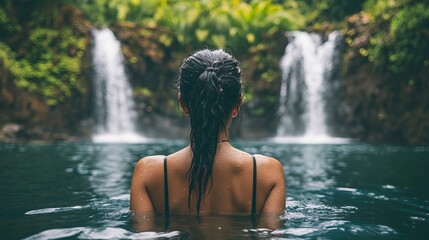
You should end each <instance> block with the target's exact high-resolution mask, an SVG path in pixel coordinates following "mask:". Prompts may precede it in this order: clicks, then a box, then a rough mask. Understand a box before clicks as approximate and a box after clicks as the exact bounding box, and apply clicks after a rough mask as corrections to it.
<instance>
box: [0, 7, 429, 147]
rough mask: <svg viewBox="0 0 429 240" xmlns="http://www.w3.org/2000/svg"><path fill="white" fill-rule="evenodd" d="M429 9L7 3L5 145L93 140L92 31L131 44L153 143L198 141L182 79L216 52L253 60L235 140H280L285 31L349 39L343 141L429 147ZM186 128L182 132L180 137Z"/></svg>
mask: <svg viewBox="0 0 429 240" xmlns="http://www.w3.org/2000/svg"><path fill="white" fill-rule="evenodd" d="M30 2H31V3H30ZM154 2H156V1H154ZM152 3H153V2H152ZM330 6H335V8H332V7H330ZM427 9H429V7H428V3H426V2H419V1H413V0H397V1H387V0H383V1H372V0H367V1H364V0H361V1H353V3H345V1H340V0H320V1H313V0H307V1H303V2H297V1H294V0H284V1H276V3H272V2H270V1H251V2H241V1H231V2H229V1H228V2H227V1H217V0H210V1H208V2H207V4H201V3H194V2H193V1H180V2H177V3H171V4H170V3H167V2H165V1H160V4H159V5H154V4H150V3H149V2H146V1H131V0H126V1H122V2H121V3H116V2H112V3H106V2H105V1H101V0H100V1H98V0H97V1H93V2H88V1H67V0H55V1H53V0H44V1H37V2H36V1H28V0H15V1H11V0H6V1H3V2H2V3H0V112H1V114H0V139H1V141H9V142H14V141H28V140H34V139H36V140H70V139H74V138H77V139H81V138H82V137H84V138H85V137H89V136H90V134H91V128H92V120H91V119H92V116H91V114H92V110H93V109H92V108H93V105H92V93H93V92H94V89H93V86H92V75H93V72H92V71H93V70H92V69H93V68H92V61H91V31H90V30H91V28H93V27H97V26H101V25H104V26H105V25H107V26H109V28H110V29H111V30H112V31H113V32H114V34H115V35H116V37H117V38H118V39H119V40H120V41H121V43H122V50H123V53H124V56H125V59H126V62H125V64H126V69H127V71H128V75H129V78H130V81H131V84H132V86H133V94H134V98H135V100H136V102H137V108H138V109H137V110H138V113H139V115H140V118H139V119H140V123H139V125H140V126H141V129H142V130H143V131H145V132H146V133H147V134H149V135H151V136H164V137H170V136H171V135H176V136H185V135H186V134H185V133H186V131H187V128H186V127H184V126H186V124H185V121H183V119H182V116H181V114H180V112H179V111H178V108H177V101H176V94H177V90H176V87H175V81H176V77H177V70H178V68H179V67H180V65H181V62H182V60H183V59H184V58H185V57H186V56H188V55H189V54H191V53H192V52H193V51H195V50H198V49H201V48H204V47H208V48H226V49H228V51H230V52H231V53H232V54H233V55H234V56H236V57H237V58H238V60H239V61H240V62H241V65H242V69H243V77H244V86H245V89H244V90H245V104H244V105H243V109H242V113H243V117H242V121H241V128H235V129H234V132H233V134H234V135H235V136H240V137H245V138H249V137H250V138H251V137H255V138H256V137H267V136H272V135H273V134H275V130H276V125H277V118H278V116H277V115H276V113H277V108H278V98H279V89H280V84H281V79H280V78H281V71H280V69H279V61H280V59H281V56H282V55H283V54H284V49H285V46H286V41H287V40H286V37H285V35H284V32H285V31H290V30H296V29H307V30H310V31H317V32H321V33H323V34H326V33H328V32H329V31H332V30H334V29H341V30H342V32H343V41H344V42H343V45H342V54H341V58H340V59H341V61H339V62H340V65H339V68H338V71H337V72H336V73H335V74H334V77H335V79H334V80H332V81H334V83H335V84H334V85H333V87H332V88H333V92H332V94H331V96H330V98H331V100H332V101H330V106H331V108H330V109H331V110H330V117H329V119H328V121H329V124H330V125H331V129H333V133H335V134H336V135H338V136H346V137H353V138H358V139H363V140H366V141H387V142H405V143H413V144H428V143H429V120H428V119H429V115H428V114H429V99H428V97H429V80H428V74H429V72H428V69H429V59H428V56H429V54H428V53H429V41H428V40H429V37H428V36H429V34H428V32H429V30H428V27H427V26H429V22H428V19H429V11H428V10H427ZM237 122H239V121H237ZM175 126H177V129H182V130H177V131H176V130H174V131H173V130H171V129H176V128H174V127H175ZM255 126H264V127H263V128H262V127H260V128H259V127H255ZM250 129H251V130H250Z"/></svg>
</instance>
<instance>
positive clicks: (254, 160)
mask: <svg viewBox="0 0 429 240" xmlns="http://www.w3.org/2000/svg"><path fill="white" fill-rule="evenodd" d="M252 158H253V190H252V212H251V213H250V216H251V217H252V218H253V217H255V213H256V158H255V155H252Z"/></svg>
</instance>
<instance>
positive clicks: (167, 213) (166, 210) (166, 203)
mask: <svg viewBox="0 0 429 240" xmlns="http://www.w3.org/2000/svg"><path fill="white" fill-rule="evenodd" d="M164 196H165V199H164V214H165V217H166V218H168V217H169V216H170V204H169V200H168V175H167V156H165V157H164Z"/></svg>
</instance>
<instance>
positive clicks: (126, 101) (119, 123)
mask: <svg viewBox="0 0 429 240" xmlns="http://www.w3.org/2000/svg"><path fill="white" fill-rule="evenodd" d="M92 35H93V39H94V47H93V65H94V68H95V69H94V70H95V77H94V88H95V121H96V129H95V134H94V135H93V141H95V142H141V141H144V139H145V138H144V137H142V136H140V135H138V134H137V133H136V124H135V119H136V115H137V114H136V112H135V110H134V101H133V98H132V90H131V87H130V84H129V83H128V79H127V76H126V74H125V69H124V64H123V62H124V57H123V55H122V52H121V44H120V42H119V41H118V40H117V39H116V38H115V36H114V35H113V33H112V31H110V29H108V28H103V29H93V30H92Z"/></svg>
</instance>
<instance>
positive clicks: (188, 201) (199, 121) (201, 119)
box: [130, 50, 285, 217]
mask: <svg viewBox="0 0 429 240" xmlns="http://www.w3.org/2000/svg"><path fill="white" fill-rule="evenodd" d="M178 86H179V94H178V98H179V104H180V106H181V108H182V110H183V112H184V114H186V115H189V118H190V124H191V131H190V145H189V146H187V147H185V148H184V149H182V150H180V151H178V152H175V153H172V154H170V155H168V156H148V157H145V158H143V159H141V160H140V161H139V162H138V163H137V164H136V166H135V169H134V173H133V178H132V183H131V198H130V208H131V210H132V211H133V212H134V213H145V214H156V213H161V214H162V213H163V214H165V215H166V216H168V215H169V214H170V213H175V214H209V213H216V214H229V215H246V214H248V215H250V216H252V217H254V216H255V215H256V214H282V213H283V212H284V208H285V181H284V173H283V167H282V165H281V164H280V162H279V161H278V160H276V159H273V158H270V157H266V156H263V155H254V156H252V155H250V154H248V153H246V152H243V151H240V150H239V149H236V148H234V147H233V146H232V145H231V144H230V143H229V138H228V128H229V126H230V124H231V120H232V118H234V117H236V116H237V114H238V112H239V109H240V105H241V102H242V99H243V95H242V91H241V89H242V88H241V74H240V68H239V63H238V61H237V60H236V59H235V58H234V57H232V56H231V55H229V54H228V53H226V52H224V51H223V50H215V51H211V50H202V51H199V52H196V53H195V54H193V55H192V56H190V57H188V58H187V59H185V60H184V62H183V64H182V66H181V68H180V75H179V83H178Z"/></svg>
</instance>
